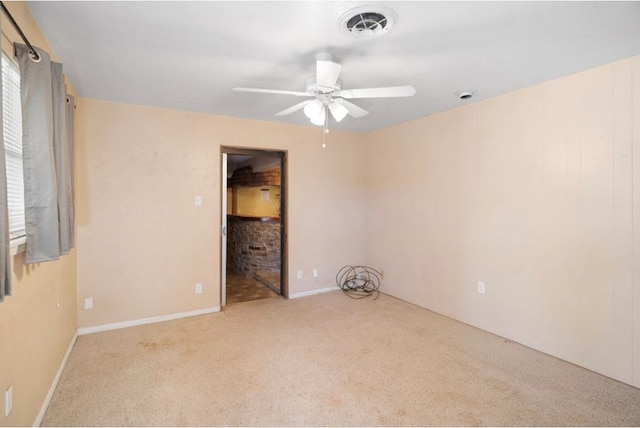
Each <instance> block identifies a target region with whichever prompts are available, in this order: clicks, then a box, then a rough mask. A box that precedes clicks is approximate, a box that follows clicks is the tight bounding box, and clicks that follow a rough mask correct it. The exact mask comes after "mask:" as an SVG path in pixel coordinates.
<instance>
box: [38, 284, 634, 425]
mask: <svg viewBox="0 0 640 428" xmlns="http://www.w3.org/2000/svg"><path fill="white" fill-rule="evenodd" d="M639 424H640V390H638V389H635V388H632V387H630V386H627V385H624V384H622V383H619V382H616V381H613V380H611V379H608V378H605V377H603V376H600V375H597V374H595V373H593V372H590V371H588V370H584V369H581V368H579V367H576V366H574V365H571V364H568V363H565V362H562V361H559V360H557V359H554V358H552V357H549V356H547V355H544V354H541V353H539V352H536V351H533V350H531V349H529V348H526V347H524V346H521V345H518V344H517V343H512V342H508V341H505V340H504V339H502V338H500V337H496V336H493V335H491V334H488V333H485V332H483V331H480V330H477V329H475V328H472V327H469V326H466V325H464V324H461V323H458V322H456V321H453V320H451V319H448V318H445V317H442V316H439V315H436V314H434V313H432V312H429V311H426V310H424V309H420V308H418V307H415V306H412V305H410V304H407V303H404V302H401V301H398V300H396V299H393V298H391V297H388V296H385V295H380V298H379V299H378V300H375V301H374V300H370V299H365V300H352V299H350V298H348V297H346V296H344V295H343V294H342V293H341V292H333V293H327V294H322V295H316V296H311V297H306V298H302V299H297V300H285V299H267V300H258V301H253V302H248V303H241V304H236V305H233V306H230V307H228V309H226V310H225V311H224V312H222V313H218V314H211V315H204V316H200V317H194V318H188V319H182V320H177V321H170V322H166V323H159V324H154V325H147V326H141V327H134V328H129V329H123V330H117V331H110V332H104V333H98V334H93V335H89V336H83V337H80V338H79V339H78V342H77V344H76V346H75V348H74V350H73V352H72V353H71V357H70V358H69V361H68V364H67V367H66V369H65V371H64V373H63V375H62V378H61V380H60V383H59V386H58V389H57V390H56V392H55V394H54V397H53V400H52V402H51V405H50V407H49V409H48V411H47V413H46V415H45V418H44V422H43V425H67V426H77V425H85V426H96V425H103V426H104V425H109V426H122V425H138V426H140V425H141V426H163V425H172V426H185V425H190V426H195V425H209V426H211V425H234V426H235V425H242V426H246V425H260V426H265V425H267V426H268V425H278V426H291V425H295V426H300V425H304V426H309V425H325V426H326V425H330V426H336V425H337V426H344V425H351V426H353V425H357V426H363V425H369V426H370V425H384V426H389V425H438V426H444V425H455V426H469V425H483V426H486V425H528V426H532V425H547V426H548V425H552V426H567V425H569V426H585V425H599V426H602V425H619V426H637V425H639Z"/></svg>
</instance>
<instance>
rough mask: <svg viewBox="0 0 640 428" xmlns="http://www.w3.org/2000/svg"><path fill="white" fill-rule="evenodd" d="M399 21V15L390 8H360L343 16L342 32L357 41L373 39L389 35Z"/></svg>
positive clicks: (341, 19) (340, 23)
mask: <svg viewBox="0 0 640 428" xmlns="http://www.w3.org/2000/svg"><path fill="white" fill-rule="evenodd" d="M397 21H398V15H396V13H395V12H394V11H393V10H391V9H389V8H388V7H380V6H360V7H356V8H355V9H351V10H349V11H348V12H346V13H344V14H342V16H341V17H340V20H339V21H338V24H339V26H340V32H341V33H342V34H345V35H347V36H351V37H355V38H356V39H371V38H374V37H380V36H382V35H383V34H387V33H388V32H389V30H391V28H393V26H394V25H395V23H396V22H397Z"/></svg>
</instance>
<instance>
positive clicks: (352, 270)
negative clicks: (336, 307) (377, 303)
mask: <svg viewBox="0 0 640 428" xmlns="http://www.w3.org/2000/svg"><path fill="white" fill-rule="evenodd" d="M381 277H382V274H381V273H380V272H378V271H377V270H375V269H373V268H370V267H369V266H345V267H343V268H342V269H340V270H339V271H338V274H337V275H336V284H338V287H340V288H341V289H342V291H344V294H346V295H347V296H349V297H351V298H352V299H364V298H365V297H369V296H371V295H373V296H375V297H374V298H373V300H375V299H377V298H378V295H379V294H380V292H379V291H378V289H379V288H380V278H381Z"/></svg>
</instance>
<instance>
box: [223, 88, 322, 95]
mask: <svg viewBox="0 0 640 428" xmlns="http://www.w3.org/2000/svg"><path fill="white" fill-rule="evenodd" d="M233 90H234V91H238V92H258V93H261V94H281V95H295V96H297V97H312V96H313V95H309V94H307V93H306V92H297V91H281V90H279V89H259V88H233Z"/></svg>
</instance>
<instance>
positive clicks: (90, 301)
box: [84, 297, 93, 309]
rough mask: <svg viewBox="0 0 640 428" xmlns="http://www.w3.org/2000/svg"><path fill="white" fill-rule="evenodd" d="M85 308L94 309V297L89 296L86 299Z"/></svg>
mask: <svg viewBox="0 0 640 428" xmlns="http://www.w3.org/2000/svg"><path fill="white" fill-rule="evenodd" d="M84 308H85V309H93V297H87V298H85V299H84Z"/></svg>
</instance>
